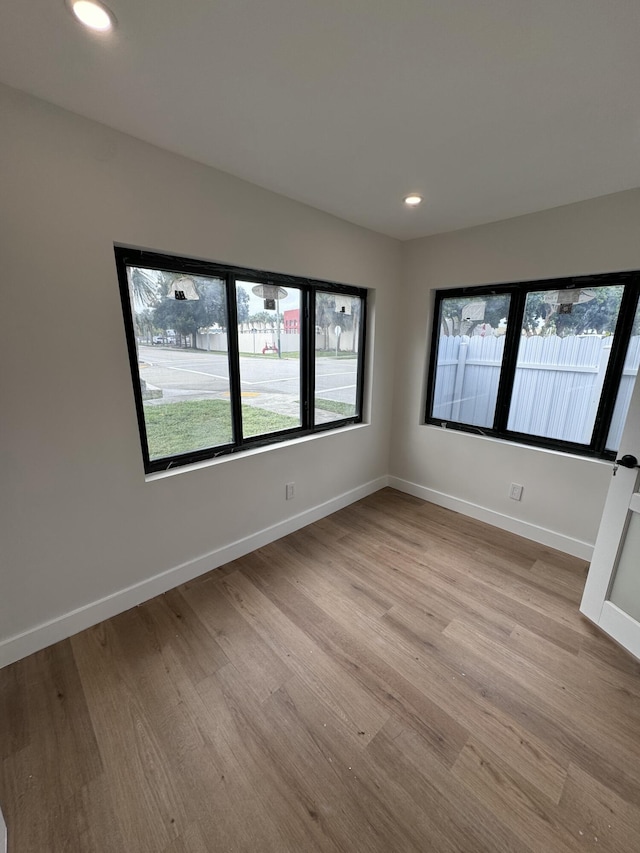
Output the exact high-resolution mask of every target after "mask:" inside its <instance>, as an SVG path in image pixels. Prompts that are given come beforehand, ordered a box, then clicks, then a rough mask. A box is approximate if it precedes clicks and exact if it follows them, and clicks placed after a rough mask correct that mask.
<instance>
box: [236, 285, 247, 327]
mask: <svg viewBox="0 0 640 853" xmlns="http://www.w3.org/2000/svg"><path fill="white" fill-rule="evenodd" d="M236 305H237V309H236V310H237V312H238V323H246V322H247V320H248V319H249V294H248V293H247V291H246V290H245V289H244V287H240V285H237V286H236Z"/></svg>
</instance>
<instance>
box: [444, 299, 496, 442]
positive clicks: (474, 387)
mask: <svg viewBox="0 0 640 853" xmlns="http://www.w3.org/2000/svg"><path fill="white" fill-rule="evenodd" d="M510 299H511V297H510V296H509V295H508V294H499V295H493V296H491V295H488V296H479V297H473V298H470V297H469V296H456V297H449V298H444V299H442V300H441V301H440V315H439V328H438V341H437V349H436V353H437V360H436V375H435V385H434V395H433V405H432V409H431V416H432V417H434V418H438V419H439V420H442V421H454V422H456V423H463V424H470V425H472V426H478V427H492V426H493V421H494V416H495V409H496V399H497V396H498V383H499V381H500V369H501V367H502V355H503V352H504V341H505V334H506V331H507V316H508V314H509V303H510Z"/></svg>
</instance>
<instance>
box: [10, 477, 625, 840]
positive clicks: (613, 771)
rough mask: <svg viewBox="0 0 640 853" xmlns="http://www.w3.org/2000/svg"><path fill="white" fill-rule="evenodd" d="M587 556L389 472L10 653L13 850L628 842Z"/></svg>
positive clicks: (610, 647) (621, 704)
mask: <svg viewBox="0 0 640 853" xmlns="http://www.w3.org/2000/svg"><path fill="white" fill-rule="evenodd" d="M586 568H587V566H586V564H585V563H584V562H582V561H580V560H576V559H574V558H571V557H568V556H567V555H564V554H561V553H559V552H556V551H553V550H551V549H548V548H544V547H542V546H538V545H535V544H533V543H531V542H528V541H526V540H523V539H520V538H518V537H516V536H513V535H510V534H506V533H503V532H501V531H498V530H496V529H495V528H491V527H488V526H486V525H483V524H481V523H479V522H475V521H473V520H470V519H468V518H464V517H462V516H459V515H456V514H455V513H453V512H450V511H448V510H445V509H442V508H439V507H436V506H434V505H432V504H427V503H424V502H422V501H420V500H418V499H416V498H413V497H409V496H407V495H404V494H401V493H399V492H395V491H393V490H390V489H385V490H383V491H381V492H378V493H376V494H375V495H372V496H371V497H369V498H367V499H365V500H363V501H360V502H359V503H357V504H354V505H352V506H350V507H348V508H346V509H344V510H341V511H340V512H338V513H335V514H334V515H332V516H330V517H328V518H325V519H323V520H322V521H319V522H317V523H316V524H313V525H311V526H309V527H307V528H305V529H304V530H301V531H298V532H297V533H295V534H292V535H291V536H288V537H286V538H285V539H282V540H280V541H279V542H276V543H273V544H271V545H268V546H267V547H265V548H261V549H260V550H259V551H256V552H255V553H253V554H251V555H249V556H247V557H244V558H242V559H240V560H237V561H236V562H234V563H231V564H229V565H228V566H225V567H223V568H221V569H218V570H216V571H214V572H211V573H210V574H208V575H206V576H204V577H203V578H200V579H198V580H197V581H194V582H192V583H189V584H186V585H184V586H182V587H180V588H178V589H176V590H173V591H172V592H170V593H168V594H167V595H164V596H160V597H158V598H156V599H154V600H153V601H150V602H148V603H147V604H145V605H143V606H141V607H138V608H135V609H134V610H131V611H129V612H127V613H124V614H122V615H120V616H118V617H116V618H114V619H110V620H108V621H107V622H104V623H102V624H101V625H98V626H96V627H95V628H92V629H90V630H87V631H84V632H83V633H81V634H78V635H76V636H75V637H72V638H71V639H70V640H66V641H64V642H61V643H58V644H57V645H55V646H52V647H51V648H49V649H46V650H44V651H42V652H39V653H38V654H35V655H32V656H31V657H29V658H27V659H25V660H23V661H20V662H18V663H16V664H14V665H13V666H10V667H7V668H5V669H4V670H2V671H0V805H1V807H2V810H3V812H4V815H5V820H6V822H7V825H8V830H9V850H10V853H61V851H65V853H125V851H126V853H227V851H229V853H231V851H234V853H238V851H251V852H252V853H253V852H254V851H256V853H285V851H292V853H306V852H307V851H310V853H311V851H322V853H325V851H326V853H337V851H345V853H346V852H347V851H348V853H360V851H362V853H405V851H406V853H413V851H415V853H506V851H509V853H576V851H585V850H598V851H606V853H637V851H640V665H638V663H637V662H636V661H634V660H633V659H632V658H630V657H629V656H627V655H626V654H625V653H624V652H623V651H622V650H620V649H619V648H617V647H616V646H615V645H614V644H613V643H611V642H610V641H609V640H608V639H607V638H605V637H604V636H603V635H601V634H600V633H599V632H598V631H597V630H596V629H595V628H593V627H592V626H591V625H590V624H589V623H588V622H587V621H586V620H584V619H583V618H582V617H581V616H580V614H579V612H578V602H579V600H580V595H581V591H582V587H583V585H584V579H585V576H586Z"/></svg>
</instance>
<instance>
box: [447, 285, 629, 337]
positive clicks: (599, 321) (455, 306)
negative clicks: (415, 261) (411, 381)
mask: <svg viewBox="0 0 640 853" xmlns="http://www.w3.org/2000/svg"><path fill="white" fill-rule="evenodd" d="M623 289H624V288H623V285H605V286H602V287H587V288H582V290H583V291H585V292H586V293H588V294H589V295H590V296H592V299H589V300H588V301H585V302H577V303H566V304H571V309H570V310H569V311H568V312H566V313H565V312H564V311H563V310H562V309H561V307H560V306H561V304H562V303H561V301H557V300H561V299H562V292H560V293H558V291H536V292H531V293H529V294H528V296H527V299H526V302H525V308H524V316H523V318H522V331H523V333H524V334H526V335H558V336H560V337H566V336H567V335H584V334H598V335H606V334H613V333H614V331H615V326H616V322H617V318H618V312H619V310H620V302H621V299H622V293H623ZM572 292H575V291H572ZM548 300H552V301H548ZM476 303H482V305H483V310H482V311H478V312H477V314H476V313H475V312H474V311H473V309H470V308H469V306H473V305H474V304H476ZM509 305H510V300H509V296H508V295H507V294H487V295H481V296H473V297H467V296H453V297H451V298H444V299H443V300H442V302H441V309H440V326H441V329H442V334H444V335H471V334H473V332H474V330H475V329H476V328H477V327H478V326H479V325H481V324H487V325H488V326H491V327H492V328H493V329H497V328H498V327H500V325H501V324H502V325H504V322H506V321H507V319H508V314H509ZM463 314H464V315H465V316H463ZM475 316H480V317H481V319H470V318H473V317H475ZM637 325H638V326H639V327H640V319H639V320H638V321H637ZM636 333H637V332H636Z"/></svg>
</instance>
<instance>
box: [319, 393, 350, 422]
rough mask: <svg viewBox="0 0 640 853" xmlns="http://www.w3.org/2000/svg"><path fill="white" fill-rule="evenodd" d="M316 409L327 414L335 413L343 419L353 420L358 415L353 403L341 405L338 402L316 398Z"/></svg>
mask: <svg viewBox="0 0 640 853" xmlns="http://www.w3.org/2000/svg"><path fill="white" fill-rule="evenodd" d="M315 407H316V409H322V410H323V411H325V412H334V413H335V414H336V415H340V417H343V418H351V417H353V416H354V415H355V413H356V407H355V406H354V404H353V403H340V402H339V401H338V400H323V399H322V398H321V397H316V402H315Z"/></svg>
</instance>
